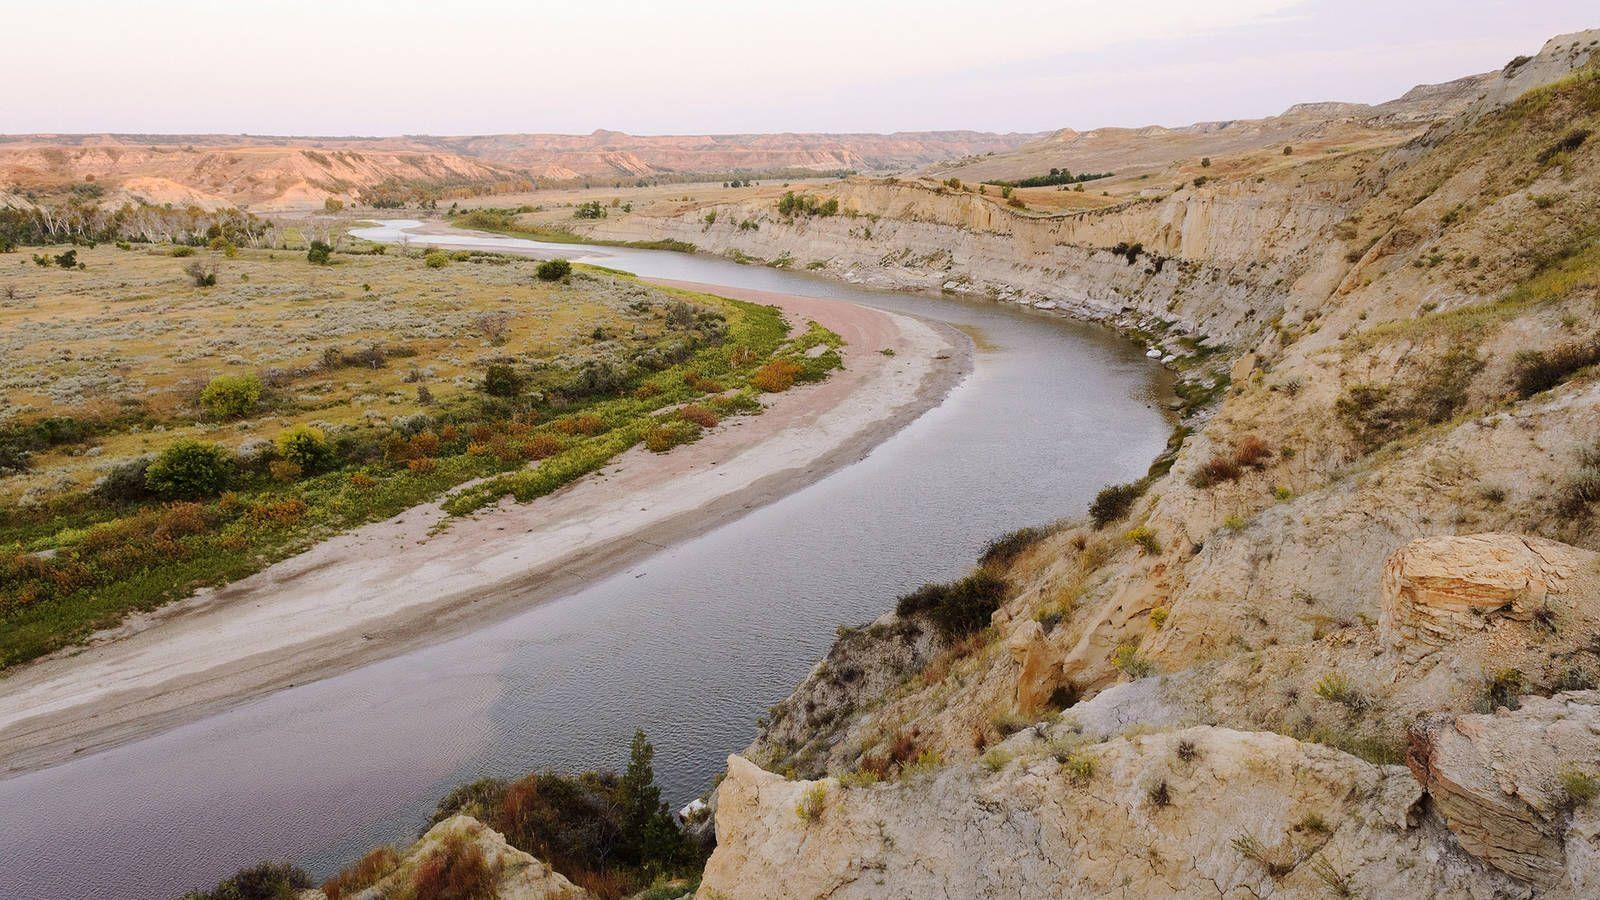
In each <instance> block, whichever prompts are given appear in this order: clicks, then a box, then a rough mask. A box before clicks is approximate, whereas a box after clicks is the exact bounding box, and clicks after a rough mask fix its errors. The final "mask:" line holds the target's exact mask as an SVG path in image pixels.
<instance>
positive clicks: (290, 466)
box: [267, 459, 306, 482]
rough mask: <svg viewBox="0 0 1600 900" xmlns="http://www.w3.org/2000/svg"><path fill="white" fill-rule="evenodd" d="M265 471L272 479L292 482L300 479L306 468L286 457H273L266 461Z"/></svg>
mask: <svg viewBox="0 0 1600 900" xmlns="http://www.w3.org/2000/svg"><path fill="white" fill-rule="evenodd" d="M267 473H268V474H270V475H271V476H272V480H274V481H282V482H292V481H298V480H300V476H302V475H304V474H305V473H306V470H305V469H304V468H303V467H301V465H300V464H299V463H292V462H290V461H288V460H287V459H275V460H273V461H272V462H269V463H267Z"/></svg>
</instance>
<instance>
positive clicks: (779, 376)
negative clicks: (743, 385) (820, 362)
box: [750, 359, 801, 394]
mask: <svg viewBox="0 0 1600 900" xmlns="http://www.w3.org/2000/svg"><path fill="white" fill-rule="evenodd" d="M800 372H801V366H800V364H799V363H797V362H795V361H794V360H792V359H775V360H773V361H772V362H769V363H767V364H766V365H764V366H762V367H761V368H759V369H757V370H756V371H755V374H754V375H751V376H750V384H751V385H753V386H755V387H756V388H757V389H758V390H761V391H764V392H766V393H769V394H778V393H782V392H784V391H787V390H788V389H789V388H792V387H794V382H795V378H796V377H797V376H799V374H800Z"/></svg>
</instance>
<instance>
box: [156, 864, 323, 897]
mask: <svg viewBox="0 0 1600 900" xmlns="http://www.w3.org/2000/svg"><path fill="white" fill-rule="evenodd" d="M310 887H311V876H310V875H307V874H306V873H305V872H303V871H301V870H300V869H298V868H296V867H294V866H291V865H289V864H288V863H265V862H264V863H258V864H256V865H254V866H251V867H250V868H248V869H240V870H239V871H238V872H236V873H234V874H233V875H231V876H229V877H228V878H226V879H224V880H223V881H222V882H221V883H219V884H218V885H217V886H216V887H214V888H212V889H211V890H209V891H196V892H194V893H192V894H189V895H188V896H187V897H185V898H184V900H294V898H295V897H297V896H299V893H300V892H301V891H303V890H306V889H307V888H310Z"/></svg>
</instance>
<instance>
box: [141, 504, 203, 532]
mask: <svg viewBox="0 0 1600 900" xmlns="http://www.w3.org/2000/svg"><path fill="white" fill-rule="evenodd" d="M209 527H211V521H210V518H209V517H208V516H207V515H206V508H205V506H204V505H202V504H199V503H173V504H171V505H169V506H168V507H167V508H166V509H165V510H163V511H162V512H161V518H160V519H159V520H157V522H156V527H155V530H154V533H155V535H156V536H157V537H163V538H181V537H185V536H187V535H191V534H199V533H201V532H203V531H205V530H206V529H207V528H209Z"/></svg>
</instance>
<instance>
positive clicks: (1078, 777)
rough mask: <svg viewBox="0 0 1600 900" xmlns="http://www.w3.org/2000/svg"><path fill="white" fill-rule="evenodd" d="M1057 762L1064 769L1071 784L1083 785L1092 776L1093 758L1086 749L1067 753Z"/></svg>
mask: <svg viewBox="0 0 1600 900" xmlns="http://www.w3.org/2000/svg"><path fill="white" fill-rule="evenodd" d="M1059 762H1060V763H1061V768H1062V769H1063V770H1065V771H1066V774H1067V780H1068V781H1070V782H1072V783H1073V784H1076V785H1085V784H1088V783H1089V781H1090V780H1091V779H1092V778H1094V768H1095V759H1094V757H1093V756H1092V755H1090V754H1089V753H1088V752H1087V751H1079V752H1077V753H1072V754H1068V755H1067V757H1066V758H1065V759H1060V760H1059Z"/></svg>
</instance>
